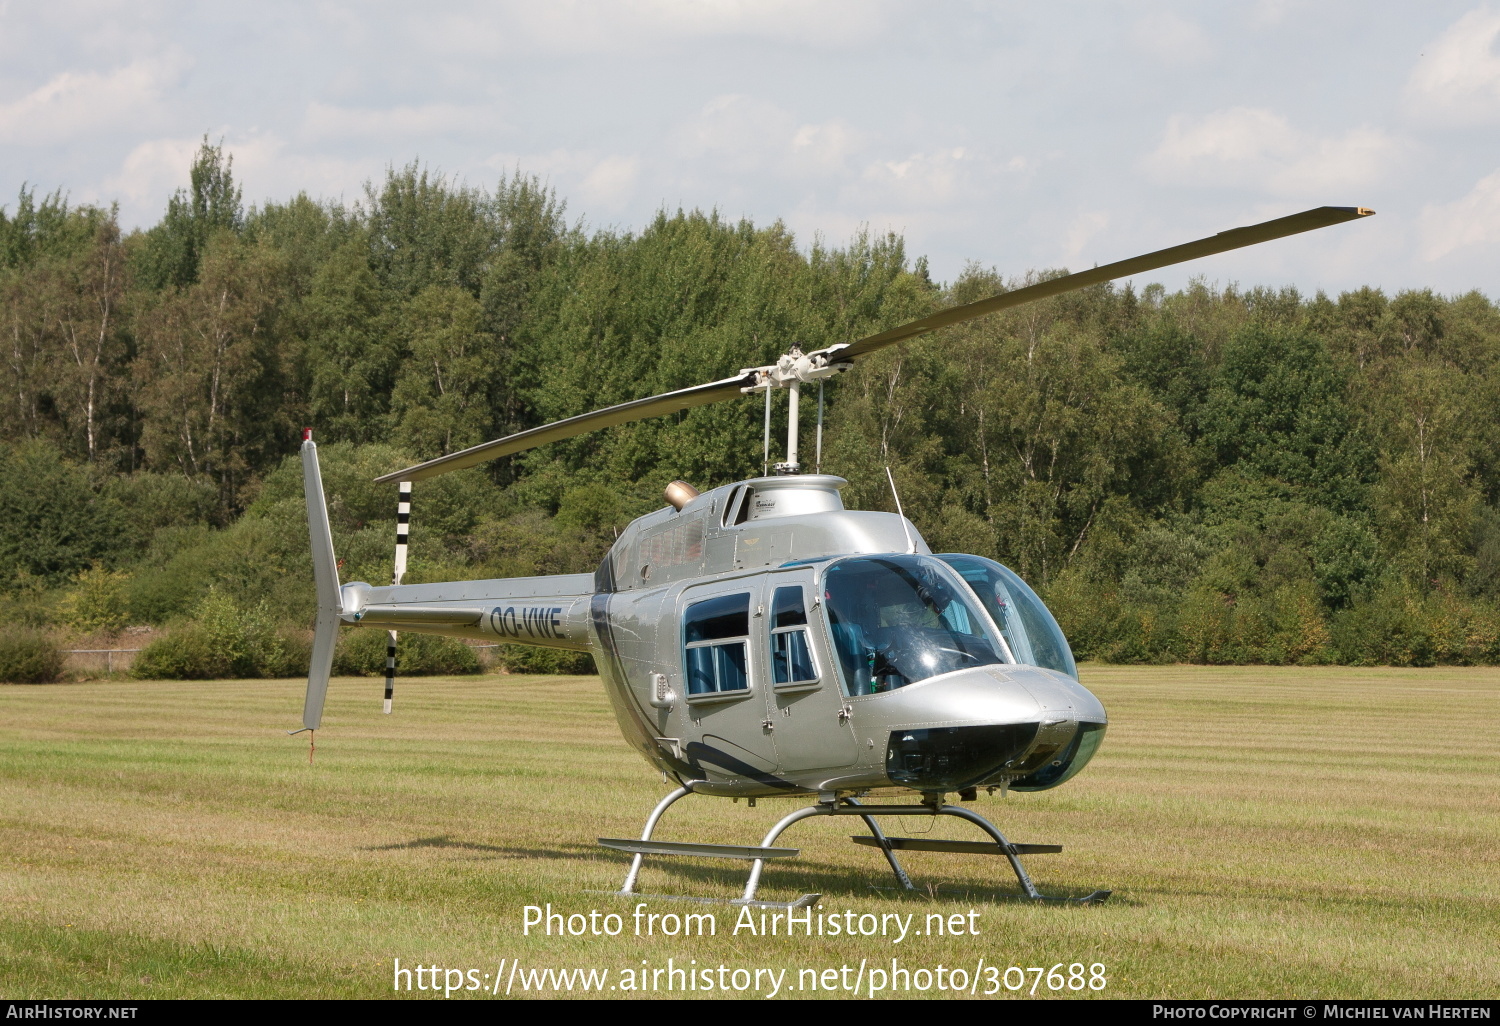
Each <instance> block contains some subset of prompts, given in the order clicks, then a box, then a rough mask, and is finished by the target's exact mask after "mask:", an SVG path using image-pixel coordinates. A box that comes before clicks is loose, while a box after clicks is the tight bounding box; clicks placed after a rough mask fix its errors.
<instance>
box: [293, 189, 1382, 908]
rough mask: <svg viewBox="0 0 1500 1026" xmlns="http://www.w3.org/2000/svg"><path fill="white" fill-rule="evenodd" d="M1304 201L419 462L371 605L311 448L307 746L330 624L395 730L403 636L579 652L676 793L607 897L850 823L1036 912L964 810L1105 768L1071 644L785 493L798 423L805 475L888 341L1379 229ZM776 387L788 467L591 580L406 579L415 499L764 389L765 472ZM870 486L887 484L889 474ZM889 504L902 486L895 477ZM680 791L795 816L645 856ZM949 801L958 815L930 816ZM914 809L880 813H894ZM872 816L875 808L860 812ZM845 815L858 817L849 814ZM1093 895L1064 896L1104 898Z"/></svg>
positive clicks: (403, 488)
mask: <svg viewBox="0 0 1500 1026" xmlns="http://www.w3.org/2000/svg"><path fill="white" fill-rule="evenodd" d="M1372 213H1373V211H1371V210H1368V209H1365V208H1363V207H1318V208H1316V209H1313V210H1308V211H1304V212H1303V213H1300V214H1294V215H1291V216H1289V217H1283V218H1278V219H1276V220H1273V221H1267V222H1264V223H1262V224H1258V225H1253V226H1250V227H1246V228H1236V229H1233V230H1231V231H1227V232H1221V233H1220V234H1218V235H1214V236H1211V237H1209V238H1206V239H1200V240H1198V241H1196V242H1190V243H1186V244H1184V245H1181V246H1175V247H1172V248H1170V249H1164V250H1159V251H1157V252H1154V253H1149V254H1146V255H1144V256H1139V257H1134V258H1132V259H1129V260H1122V261H1118V262H1116V263H1112V264H1106V265H1104V266H1102V267H1096V268H1093V269H1092V270H1088V271H1083V272H1080V273H1078V274H1071V275H1067V276H1064V277H1059V278H1053V279H1051V280H1048V281H1043V282H1040V283H1038V284H1035V285H1031V286H1028V287H1025V288H1020V289H1016V290H1014V291H1011V292H1005V293H1001V294H1000V295H996V296H992V297H990V298H988V299H984V300H980V301H978V302H974V303H969V304H967V305H964V306H957V307H952V308H949V309H946V310H943V311H941V312H939V313H935V314H933V315H931V316H929V317H924V318H922V319H920V320H917V321H912V322H910V323H908V324H903V325H900V326H898V327H895V328H891V329H889V330H888V331H883V332H881V333H879V334H877V335H872V336H869V337H867V338H862V339H859V340H857V341H854V342H848V343H840V344H837V345H832V346H829V347H827V348H824V349H819V350H817V351H815V352H808V353H804V352H802V351H801V349H800V348H798V347H795V346H793V347H791V349H790V350H789V351H788V352H787V353H786V354H785V355H783V356H782V357H781V358H780V359H779V360H777V362H776V363H775V364H772V365H768V366H763V367H749V368H745V369H744V370H741V371H740V372H739V373H738V374H736V375H735V376H733V377H729V378H724V379H722V380H719V381H713V382H709V383H707V384H703V385H697V386H694V387H692V388H685V389H681V390H679V391H675V392H669V393H666V394H664V395H657V396H651V397H649V398H646V399H639V400H635V401H633V402H628V403H622V404H620V405H618V406H612V407H609V408H607V409H603V410H597V411H595V412H592V413H586V414H583V415H581V416H577V417H572V418H569V419H567V420H562V421H557V422H555V423H552V424H547V425H543V426H542V427H538V428H533V429H531V430H529V431H523V432H520V433H518V434H514V435H510V436H508V437H506V438H501V439H498V440H496V441H492V442H487V443H485V444H483V445H477V446H474V447H473V448H470V449H465V450H463V451H462V452H457V453H452V454H450V455H447V456H443V457H440V458H438V459H434V460H429V461H428V462H426V463H421V464H418V465H417V466H414V467H410V468H408V469H406V470H402V471H398V472H397V473H394V474H387V475H385V476H384V477H381V478H378V479H377V480H378V481H380V482H394V483H399V498H398V507H397V509H398V513H397V546H396V561H395V562H396V569H395V575H394V579H393V583H392V584H391V585H390V586H389V587H375V586H372V585H370V584H366V583H364V582H354V583H350V584H345V585H343V586H342V587H341V586H340V584H339V580H338V569H337V562H336V560H335V557H334V551H333V539H332V534H331V531H330V529H329V523H328V512H327V507H326V504H325V502H324V498H323V486H322V480H321V477H320V474H319V470H318V456H317V446H316V445H315V444H314V443H313V441H312V439H311V432H310V431H309V432H304V442H303V445H302V460H303V470H304V485H305V492H306V499H307V511H308V523H309V530H310V533H311V539H312V553H313V568H314V577H315V580H316V586H317V602H318V617H317V627H316V631H315V635H314V644H313V652H312V662H311V667H310V669H309V673H308V683H307V699H306V704H305V706H304V708H303V715H302V722H303V727H302V728H301V730H298V731H293V733H301V732H302V730H307V731H312V730H315V729H317V728H318V727H319V725H320V722H321V719H322V712H323V700H324V695H325V693H326V690H327V687H328V677H329V672H330V669H331V666H332V662H333V651H334V643H335V641H336V637H337V633H338V628H339V627H340V625H347V626H360V627H374V628H379V629H382V630H386V631H388V632H389V638H388V643H387V657H386V682H385V683H386V692H385V706H384V708H385V711H386V712H387V713H389V712H390V711H391V700H392V691H393V688H394V679H395V641H396V632H397V631H415V632H420V633H427V634H442V635H448V636H451V637H457V638H469V639H475V640H481V639H482V640H490V641H493V640H497V639H498V640H501V641H506V642H520V643H524V644H528V645H539V646H544V647H549V648H557V649H565V650H569V651H575V652H589V653H591V654H592V655H593V657H594V662H595V664H596V665H597V666H598V669H599V673H600V676H601V677H602V678H603V681H604V686H605V690H606V691H607V693H608V695H609V698H610V702H611V704H612V706H613V708H614V713H615V717H616V719H617V720H618V721H619V725H620V730H621V732H622V733H623V734H624V736H625V739H626V741H628V742H629V743H630V744H631V745H632V746H634V747H635V748H636V749H637V750H638V751H639V752H640V753H641V755H642V756H644V757H645V759H646V761H647V762H648V763H650V764H651V765H653V766H654V767H656V768H657V769H659V770H660V771H661V773H662V777H663V781H664V782H666V783H673V784H675V785H676V786H675V788H674V789H673V790H672V791H671V792H670V793H668V794H667V795H666V797H664V798H663V799H662V800H661V801H660V802H659V803H658V804H657V806H656V807H655V809H653V810H652V811H651V814H650V815H649V816H648V817H647V819H646V824H645V828H644V829H643V830H642V831H641V836H640V838H639V839H623V838H600V839H599V843H600V844H601V845H604V846H606V847H608V848H612V849H616V850H620V851H624V852H627V853H630V854H632V855H633V856H634V857H633V859H632V861H631V865H630V869H629V871H628V873H627V875H626V877H625V881H624V884H623V885H622V887H621V889H620V891H619V893H620V894H627V895H628V894H634V893H635V887H636V881H637V879H638V876H639V874H640V870H641V864H642V859H643V857H644V856H646V855H653V856H660V855H671V856H692V857H704V858H728V859H741V860H745V861H748V862H749V863H750V871H749V879H748V881H747V882H746V885H745V889H744V893H743V894H742V895H741V897H740V898H738V899H736V903H738V904H747V905H757V906H762V907H775V908H798V907H804V906H807V905H811V904H813V903H814V902H816V901H817V899H818V898H819V897H820V895H816V894H804V895H802V896H801V897H799V898H796V899H794V900H792V901H789V902H770V901H761V900H758V899H757V890H758V887H759V884H760V878H761V872H762V868H763V866H764V864H765V862H766V861H767V860H770V859H783V858H790V857H793V856H796V855H797V854H798V849H795V848H785V847H775V846H774V845H775V842H776V840H777V838H778V837H780V835H781V834H782V833H783V832H784V831H785V830H786V829H787V828H788V827H790V826H791V825H792V824H794V823H796V822H798V821H800V820H802V819H806V818H810V817H814V816H856V817H859V818H860V819H861V820H862V821H863V824H864V826H865V828H866V829H867V830H868V831H869V833H868V835H861V836H855V837H854V838H853V840H854V841H855V842H856V843H860V844H865V845H868V846H871V847H876V848H879V849H880V850H881V852H882V853H883V854H884V856H885V858H886V860H887V862H888V863H889V865H890V868H891V870H892V872H893V873H894V874H895V876H896V879H897V881H898V882H899V884H900V886H902V887H904V888H906V889H912V886H913V885H912V882H911V880H910V878H909V877H908V876H907V874H906V872H905V870H904V869H903V868H902V866H901V863H900V861H899V860H898V858H897V854H896V853H897V852H898V851H901V850H919V851H940V852H961V853H968V854H990V855H1000V856H1003V857H1004V858H1006V859H1007V860H1008V862H1009V864H1010V867H1011V869H1012V870H1013V871H1014V873H1015V875H1016V878H1017V880H1018V881H1019V883H1020V887H1021V890H1022V892H1023V894H1024V895H1025V897H1026V898H1028V899H1031V900H1043V899H1044V896H1043V895H1042V894H1041V893H1040V892H1038V890H1037V888H1036V886H1035V885H1034V884H1033V883H1032V881H1031V878H1030V876H1029V875H1028V874H1027V872H1026V869H1025V868H1024V866H1023V865H1022V864H1021V861H1020V856H1021V855H1028V854H1041V853H1044V852H1057V851H1061V850H1062V849H1061V847H1060V846H1057V845H1046V844H1015V843H1012V842H1010V841H1008V840H1007V839H1006V838H1005V836H1004V835H1003V834H1001V832H1000V831H999V830H998V829H997V828H996V827H995V826H994V824H992V823H991V822H990V821H989V820H987V819H986V818H984V817H983V816H981V815H979V814H978V813H976V812H974V811H973V810H972V809H970V808H966V807H965V804H966V803H968V802H970V801H973V800H974V798H975V797H976V795H977V792H978V790H979V789H980V788H984V789H986V790H987V791H990V792H993V791H994V790H996V789H999V790H1001V791H1002V792H1004V791H1005V790H1007V789H1013V790H1017V791H1041V790H1046V789H1048V788H1053V787H1057V786H1059V785H1061V784H1063V783H1065V782H1067V781H1068V780H1069V779H1071V778H1072V777H1073V776H1075V775H1076V774H1077V773H1078V772H1079V771H1080V770H1082V769H1083V767H1084V766H1085V765H1087V764H1088V762H1089V760H1090V759H1091V758H1092V757H1093V755H1094V754H1095V752H1097V751H1098V748H1099V744H1100V742H1101V741H1102V740H1103V737H1104V733H1105V728H1106V725H1107V723H1108V717H1107V716H1106V714H1105V711H1104V706H1103V705H1102V704H1101V703H1100V702H1099V700H1098V699H1097V698H1096V697H1095V696H1094V695H1093V694H1091V693H1090V692H1089V691H1088V690H1087V689H1086V688H1084V687H1083V686H1082V685H1081V684H1080V683H1079V681H1078V670H1077V667H1076V666H1075V665H1074V661H1073V656H1072V652H1071V650H1070V649H1069V647H1068V642H1067V639H1066V638H1065V637H1064V636H1063V633H1062V631H1061V630H1060V629H1059V628H1058V626H1057V622H1056V621H1055V620H1054V619H1053V617H1052V615H1051V614H1050V613H1049V612H1048V610H1047V607H1046V606H1045V605H1044V604H1043V603H1042V601H1041V600H1040V599H1039V598H1038V597H1037V595H1036V593H1035V592H1033V591H1032V590H1031V589H1030V588H1029V587H1027V585H1026V584H1025V582H1023V581H1022V580H1021V578H1020V577H1018V576H1017V575H1016V574H1014V573H1012V572H1011V571H1010V570H1008V569H1007V568H1006V567H1004V566H1002V565H1000V564H999V563H996V562H994V561H993V560H990V559H986V558H984V557H983V556H973V555H957V554H947V553H945V554H933V553H932V551H931V550H930V549H929V547H928V546H927V544H926V542H924V541H923V539H922V536H921V534H920V533H919V532H918V530H917V528H916V526H915V525H914V524H912V523H911V521H909V520H907V519H906V517H905V516H904V514H902V513H901V512H900V509H901V507H900V497H899V495H896V496H895V500H896V506H897V512H896V513H894V514H892V513H881V512H866V511H855V510H848V509H845V508H844V505H843V502H842V501H841V499H840V496H839V490H840V489H841V488H842V487H843V486H844V485H845V484H846V482H845V481H844V479H842V478H839V477H834V476H831V475H826V474H821V473H816V472H815V473H811V474H804V473H802V467H801V465H800V463H799V459H798V457H799V452H798V442H799V439H798V427H799V423H798V405H799V399H800V393H801V389H802V386H804V385H808V384H811V383H813V382H816V383H817V384H818V421H817V439H816V452H815V458H814V464H815V470H816V469H820V466H819V465H820V464H821V450H822V436H823V423H822V422H823V383H824V381H825V380H826V379H828V378H830V377H833V376H834V375H836V374H839V373H840V372H842V371H845V370H847V369H849V368H850V367H851V366H853V364H854V363H855V361H857V360H859V359H861V358H862V357H865V356H868V355H869V354H871V353H874V352H877V351H879V350H881V349H883V348H885V347H887V346H891V345H895V344H897V343H899V342H902V341H904V340H906V339H910V338H914V337H916V336H919V335H923V334H926V333H928V332H931V331H935V330H937V329H939V328H942V327H946V326H948V325H951V324H957V323H960V322H962V321H967V320H971V319H973V318H975V317H981V316H984V315H985V314H989V313H994V312H996V311H999V310H1004V309H1008V308H1011V307H1016V306H1020V305H1022V304H1025V303H1031V302H1035V301H1037V300H1039V299H1043V298H1046V297H1049V296H1055V295H1059V294H1061V293H1064V292H1070V291H1072V290H1074V289H1080V288H1085V287H1087V286H1090V285H1094V284H1098V283H1100V282H1105V281H1110V280H1113V279H1116V278H1121V277H1125V276H1128V275H1134V274H1140V273H1143V272H1146V271H1151V270H1155V269H1157V268H1160V267H1165V266H1168V265H1170V264H1175V263H1180V262H1182V261H1185V260H1191V259H1195V258H1198V257H1203V256H1209V255H1211V254H1215V253H1222V252H1226V251H1228V250H1233V249H1239V248H1241V247H1244V246H1250V245H1254V244H1257V243H1261V242H1266V241H1269V240H1272V239H1277V238H1282V237H1285V236H1288V235H1294V234H1297V233H1299V232H1304V231H1310V230H1312V229H1315V228H1323V227H1327V226H1330V225H1334V224H1339V223H1341V222H1344V221H1351V220H1355V219H1358V218H1361V217H1365V216H1368V215H1370V214H1372ZM783 388H784V389H787V390H788V392H789V397H790V401H789V403H788V414H787V458H786V461H785V462H782V463H778V464H776V467H775V474H774V475H768V476H764V477H758V478H753V479H751V480H748V481H740V482H737V483H735V484H729V485H724V486H722V487H719V488H715V489H713V490H711V491H708V492H703V493H700V492H699V491H698V490H697V489H695V488H693V487H692V486H691V485H689V484H687V483H686V482H683V481H674V482H673V483H672V484H671V485H669V486H668V487H667V489H666V496H665V498H666V501H667V503H668V505H667V506H666V507H665V508H663V509H660V510H658V511H656V512H654V513H651V514H648V515H646V516H643V517H641V518H639V519H637V520H635V521H634V522H633V523H631V524H630V526H629V527H628V528H626V529H625V531H624V532H623V533H622V534H621V535H620V537H619V539H618V540H617V541H616V542H615V544H614V545H613V546H612V547H611V548H610V550H609V552H608V554H607V555H606V556H605V557H604V560H603V562H601V563H600V564H599V568H598V570H597V571H596V572H594V573H592V574H564V575H558V576H553V577H521V578H508V579H503V580H489V581H453V582H447V583H441V584H402V583H401V577H402V574H403V573H404V571H405V566H406V547H407V529H408V525H409V522H410V515H411V488H412V483H413V482H416V481H421V480H425V479H427V478H431V477H435V476H437V475H439V474H445V473H448V472H450V471H454V470H460V469H463V468H466V467H472V466H475V465H477V464H479V463H482V462H484V461H486V460H491V459H495V458H497V457H501V456H507V455H510V454H513V453H518V452H521V451H524V450H526V449H530V448H533V447H535V446H539V445H545V444H547V443H550V442H555V441H558V440H561V439H564V438H571V437H573V436H576V435H579V434H583V433H585V432H588V431H594V430H598V429H599V428H604V427H609V426H612V425H617V424H625V423H629V422H632V421H636V420H641V419H644V418H647V417H656V416H661V415H663V414H668V413H675V412H677V411H680V410H684V409H688V408H691V407H694V406H701V405H705V404H707V403H713V402H719V401H721V400H727V399H738V398H740V397H741V396H744V395H747V394H753V393H756V392H760V393H763V394H764V397H765V404H766V416H765V451H766V454H767V456H769V449H770V429H771V402H770V399H771V391H772V390H773V389H783ZM887 475H889V471H888V470H887ZM891 489H892V493H893V495H894V493H895V485H894V481H892V482H891ZM690 794H698V795H713V796H720V797H730V798H734V799H736V800H738V799H740V798H745V799H747V800H748V801H749V803H750V804H752V805H753V804H754V803H755V801H756V799H758V798H769V797H777V796H786V797H793V798H798V797H805V798H811V799H812V800H813V803H812V804H811V805H806V806H804V807H801V808H799V809H797V810H796V811H794V812H792V813H790V814H789V815H787V816H785V817H784V818H782V819H781V820H780V821H778V822H777V823H776V824H775V825H774V826H773V827H772V828H771V829H770V831H769V832H767V833H766V835H765V837H764V839H763V840H762V841H761V843H760V844H759V845H730V844H719V843H690V842H680V841H661V840H655V839H653V837H652V834H653V833H654V831H655V828H656V826H657V823H658V822H659V821H660V819H661V817H662V814H663V813H665V812H666V811H667V809H668V807H669V806H671V805H672V804H673V803H674V802H676V801H678V800H679V799H681V798H683V797H686V796H687V795H690ZM955 794H956V795H957V796H958V798H959V803H958V804H950V803H949V802H948V797H949V796H950V795H955ZM897 796H906V797H908V798H911V797H915V798H916V799H917V800H916V801H915V802H912V801H906V802H893V801H890V798H891V797H897ZM872 797H873V798H880V799H885V801H884V803H882V804H870V803H868V802H869V799H871V798H872ZM862 799H863V800H862ZM943 815H946V816H954V817H958V818H961V819H964V820H967V821H969V822H970V823H972V824H974V825H975V826H976V827H978V828H979V829H980V830H981V831H983V832H984V834H985V835H987V838H986V839H985V840H981V841H956V840H937V839H930V838H907V837H892V836H888V835H887V834H886V833H885V832H884V831H883V830H882V829H881V827H880V825H879V819H880V818H885V817H892V816H922V817H935V816H943ZM1109 893H1110V892H1109V891H1105V890H1100V891H1095V892H1093V893H1092V894H1089V895H1087V896H1084V897H1082V898H1076V899H1065V900H1075V901H1080V902H1084V903H1089V902H1097V901H1102V900H1104V899H1105V898H1107V897H1108V896H1109Z"/></svg>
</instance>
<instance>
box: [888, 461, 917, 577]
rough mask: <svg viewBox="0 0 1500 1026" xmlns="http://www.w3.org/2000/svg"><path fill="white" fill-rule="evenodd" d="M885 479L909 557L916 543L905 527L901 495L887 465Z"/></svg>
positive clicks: (909, 529) (914, 550)
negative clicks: (888, 483) (887, 482)
mask: <svg viewBox="0 0 1500 1026" xmlns="http://www.w3.org/2000/svg"><path fill="white" fill-rule="evenodd" d="M885 479H886V480H887V481H889V482H890V483H891V495H892V496H893V497H894V498H895V500H896V515H897V516H898V517H900V518H901V533H902V534H904V535H906V554H907V555H911V554H913V553H914V552H916V551H917V543H916V542H915V541H913V540H912V536H911V528H910V527H908V526H907V525H906V514H905V513H904V512H903V511H902V509H901V494H900V493H899V492H897V491H896V479H895V478H894V477H892V476H891V468H890V466H889V465H887V466H886V468H885Z"/></svg>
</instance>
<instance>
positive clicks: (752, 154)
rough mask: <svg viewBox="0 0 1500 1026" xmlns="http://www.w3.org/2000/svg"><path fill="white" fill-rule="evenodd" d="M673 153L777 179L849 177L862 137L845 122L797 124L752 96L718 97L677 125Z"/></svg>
mask: <svg viewBox="0 0 1500 1026" xmlns="http://www.w3.org/2000/svg"><path fill="white" fill-rule="evenodd" d="M674 143H675V146H674V148H675V150H676V152H677V155H678V156H679V157H682V158H687V159H690V160H706V161H709V162H713V163H718V164H720V165H723V166H725V167H728V168H733V169H736V170H737V171H740V172H743V171H750V170H758V171H764V172H769V173H772V174H775V175H777V176H778V177H781V178H805V177H810V176H811V177H829V176H832V177H848V176H850V175H852V174H854V173H855V165H854V164H853V163H852V162H853V161H854V160H855V159H856V157H857V156H858V154H859V152H860V150H861V149H862V148H863V147H864V146H865V145H866V143H867V140H866V137H865V136H864V134H863V133H861V132H859V131H858V130H857V129H855V128H854V127H853V126H851V125H849V124H848V123H847V122H844V121H841V120H837V119H836V120H832V121H824V122H802V123H799V121H798V119H797V118H796V116H795V115H793V114H792V113H791V112H790V111H787V110H783V109H782V108H780V107H778V106H776V105H775V104H772V103H767V102H766V101H764V100H759V99H756V98H754V97H751V96H744V95H741V94H730V95H725V96H717V97H715V98H714V99H712V100H711V101H709V102H708V103H707V104H705V105H704V106H703V108H702V110H701V111H699V113H698V116H697V117H695V118H694V119H692V120H691V121H689V122H687V123H685V124H683V125H680V126H678V128H677V130H676V132H675V134H674Z"/></svg>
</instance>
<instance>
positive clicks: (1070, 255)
mask: <svg viewBox="0 0 1500 1026" xmlns="http://www.w3.org/2000/svg"><path fill="white" fill-rule="evenodd" d="M1108 227H1109V214H1108V213H1106V212H1105V211H1102V210H1080V211H1079V212H1078V216H1077V217H1075V218H1073V223H1072V224H1071V225H1069V226H1068V234H1067V241H1066V244H1065V245H1064V247H1063V262H1064V263H1065V264H1072V263H1074V262H1076V261H1077V260H1078V258H1079V257H1081V256H1083V255H1084V248H1085V247H1086V246H1088V244H1089V243H1090V242H1091V241H1093V239H1094V238H1095V237H1096V236H1097V235H1098V234H1099V233H1100V232H1102V231H1104V230H1105V229H1107V228H1108Z"/></svg>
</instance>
